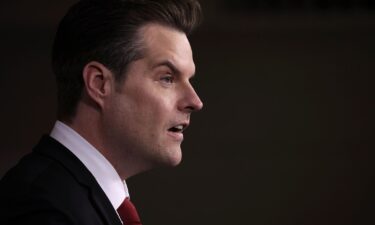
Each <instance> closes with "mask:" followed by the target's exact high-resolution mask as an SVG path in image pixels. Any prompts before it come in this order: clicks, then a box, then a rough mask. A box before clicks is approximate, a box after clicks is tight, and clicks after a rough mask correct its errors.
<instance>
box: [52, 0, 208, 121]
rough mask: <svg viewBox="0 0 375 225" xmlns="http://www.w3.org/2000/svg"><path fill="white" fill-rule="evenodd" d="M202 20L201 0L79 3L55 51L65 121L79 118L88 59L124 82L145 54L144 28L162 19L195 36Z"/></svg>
mask: <svg viewBox="0 0 375 225" xmlns="http://www.w3.org/2000/svg"><path fill="white" fill-rule="evenodd" d="M200 19H201V8H200V5H199V3H198V1H196V0H81V1H79V2H78V3H77V4H75V5H73V6H72V7H71V8H70V9H69V11H68V12H67V14H66V15H65V17H64V18H63V19H62V21H61V22H60V24H59V27H58V30H57V33H56V37H55V41H54V45H53V52H52V67H53V71H54V73H55V75H56V81H57V97H58V117H59V119H62V118H69V117H72V116H74V114H75V111H76V107H77V103H78V101H79V100H80V98H81V94H82V89H83V78H82V71H83V68H84V66H85V65H86V64H87V63H88V62H90V61H94V60H95V61H98V62H100V63H102V64H104V65H105V66H106V67H108V68H109V69H110V70H111V71H112V72H113V73H114V74H115V76H116V79H117V80H118V81H119V80H121V79H122V78H123V76H124V74H125V73H126V70H127V66H128V65H129V63H130V62H132V61H134V60H137V59H139V58H141V57H142V52H143V51H142V43H141V42H140V40H142V38H141V37H138V36H137V35H138V34H137V31H138V30H139V29H140V28H141V27H142V26H144V25H146V24H148V23H159V24H161V25H165V26H169V27H172V28H174V29H177V30H179V31H182V32H184V33H185V34H186V35H189V34H190V33H191V31H192V30H193V29H194V28H195V27H196V26H197V25H198V24H199V22H200Z"/></svg>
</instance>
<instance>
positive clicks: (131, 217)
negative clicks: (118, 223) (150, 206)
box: [117, 198, 142, 225]
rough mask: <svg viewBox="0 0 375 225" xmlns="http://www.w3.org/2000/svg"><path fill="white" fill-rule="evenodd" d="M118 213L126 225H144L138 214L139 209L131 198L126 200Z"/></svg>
mask: <svg viewBox="0 0 375 225" xmlns="http://www.w3.org/2000/svg"><path fill="white" fill-rule="evenodd" d="M117 212H118V214H119V215H120V218H121V220H122V222H123V223H124V225H142V224H141V220H140V219H139V216H138V213H137V209H136V208H135V206H134V205H133V203H132V202H131V201H130V199H129V198H125V200H124V201H123V202H122V204H121V205H120V207H119V208H118V209H117Z"/></svg>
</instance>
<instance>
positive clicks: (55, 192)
mask: <svg viewBox="0 0 375 225" xmlns="http://www.w3.org/2000/svg"><path fill="white" fill-rule="evenodd" d="M0 224H1V225H6V224H38V225H47V224H48V225H57V224H59V225H62V224H77V225H85V224H87V225H99V224H100V225H102V224H103V225H104V224H111V225H121V221H120V220H119V218H118V216H117V214H116V211H115V209H114V208H113V206H112V205H111V203H110V201H109V199H108V198H107V196H106V195H105V194H104V192H103V190H102V189H101V188H100V186H99V184H98V183H97V182H96V180H95V178H94V177H93V176H92V174H91V173H90V172H89V171H88V170H87V168H86V167H85V166H84V165H83V164H82V163H81V161H79V160H78V158H76V157H75V156H74V155H73V154H72V153H71V152H70V151H69V150H68V149H66V148H65V147H64V146H63V145H61V144H60V143H59V142H57V141H55V140H54V139H53V138H51V137H49V136H44V137H43V138H42V139H41V141H40V142H39V144H38V145H37V146H36V147H35V148H34V149H33V152H32V153H30V154H29V155H27V156H25V157H24V158H22V159H21V161H20V162H19V163H18V164H17V165H16V166H15V167H14V168H12V169H11V170H10V171H9V172H8V173H7V174H6V175H5V176H4V177H3V179H2V180H1V182H0Z"/></svg>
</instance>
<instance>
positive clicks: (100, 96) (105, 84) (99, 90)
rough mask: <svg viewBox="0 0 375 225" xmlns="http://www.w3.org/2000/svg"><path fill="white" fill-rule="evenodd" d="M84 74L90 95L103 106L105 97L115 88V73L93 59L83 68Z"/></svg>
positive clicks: (86, 88) (87, 91)
mask: <svg viewBox="0 0 375 225" xmlns="http://www.w3.org/2000/svg"><path fill="white" fill-rule="evenodd" d="M82 76H83V82H84V84H85V86H84V89H85V91H86V93H87V95H88V97H89V98H90V99H91V100H92V101H94V102H95V103H96V104H97V105H98V106H99V107H100V108H103V106H104V101H105V98H106V97H107V96H109V95H110V93H111V91H112V90H113V88H112V83H113V79H114V76H113V73H112V72H111V71H110V70H109V69H108V68H107V67H106V66H104V65H103V64H101V63H99V62H96V61H91V62H89V63H87V64H86V65H85V67H84V68H83V72H82Z"/></svg>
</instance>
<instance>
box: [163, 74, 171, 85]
mask: <svg viewBox="0 0 375 225" xmlns="http://www.w3.org/2000/svg"><path fill="white" fill-rule="evenodd" d="M160 80H161V81H163V82H165V83H168V84H171V83H173V81H174V77H173V76H172V75H170V74H166V75H164V76H162V77H161V78H160Z"/></svg>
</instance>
